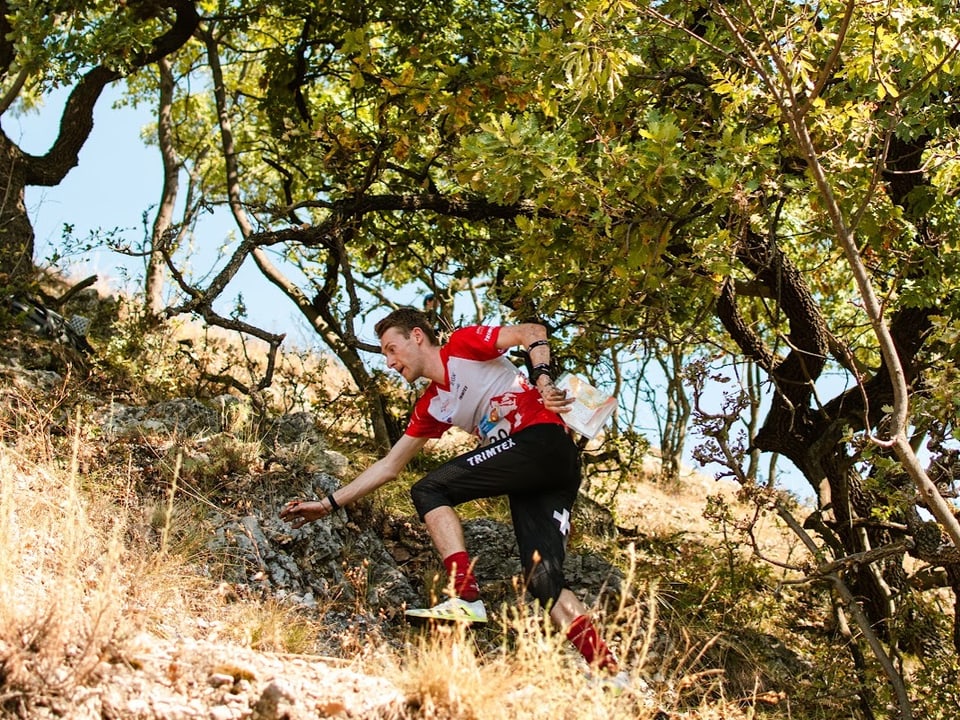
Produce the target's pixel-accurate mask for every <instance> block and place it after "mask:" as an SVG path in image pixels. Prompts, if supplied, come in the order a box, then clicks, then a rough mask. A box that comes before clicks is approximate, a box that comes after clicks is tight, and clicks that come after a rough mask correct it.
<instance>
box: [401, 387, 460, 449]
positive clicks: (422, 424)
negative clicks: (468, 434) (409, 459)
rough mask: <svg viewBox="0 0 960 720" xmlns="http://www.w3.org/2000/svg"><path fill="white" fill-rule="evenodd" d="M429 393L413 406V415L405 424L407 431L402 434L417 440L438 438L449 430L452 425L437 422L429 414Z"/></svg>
mask: <svg viewBox="0 0 960 720" xmlns="http://www.w3.org/2000/svg"><path fill="white" fill-rule="evenodd" d="M429 395H430V393H429V392H428V393H427V394H426V395H424V396H423V397H421V398H420V399H419V400H417V402H416V403H415V404H414V406H413V413H412V414H411V415H410V420H409V421H408V422H407V429H406V430H404V433H405V434H407V435H410V436H412V437H419V438H438V437H440V436H441V435H443V434H444V433H445V432H446V431H447V430H449V429H450V428H451V427H453V426H452V425H450V424H449V423H445V422H441V421H439V420H437V419H436V418H435V417H433V415H431V414H430V412H429V407H430V398H429V397H428V396H429Z"/></svg>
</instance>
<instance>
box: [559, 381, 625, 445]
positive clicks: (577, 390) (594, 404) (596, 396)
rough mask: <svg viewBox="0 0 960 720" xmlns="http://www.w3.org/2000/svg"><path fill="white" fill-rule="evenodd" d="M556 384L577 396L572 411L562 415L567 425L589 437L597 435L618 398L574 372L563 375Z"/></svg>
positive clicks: (574, 396)
mask: <svg viewBox="0 0 960 720" xmlns="http://www.w3.org/2000/svg"><path fill="white" fill-rule="evenodd" d="M556 386H557V387H558V388H560V389H561V390H566V391H567V395H568V396H570V397H573V398H575V402H574V403H573V405H571V406H570V412H565V413H563V414H562V415H561V416H560V417H562V418H563V421H564V422H565V423H566V424H567V427H569V428H570V429H572V430H575V431H576V432H578V433H580V434H581V435H584V436H586V437H588V438H593V437H596V435H597V433H599V432H600V429H601V428H602V427H603V426H604V424H605V423H606V422H607V420H608V419H609V418H610V415H611V414H612V413H613V411H614V408H616V406H617V401H616V398H614V397H611V396H610V395H607V394H605V393H603V392H601V391H600V390H597V389H596V388H595V387H593V385H591V384H590V383H588V382H587V381H586V380H584V379H583V378H582V377H580V376H579V375H574V374H572V373H564V374H563V375H561V376H560V377H559V378H558V379H557V382H556Z"/></svg>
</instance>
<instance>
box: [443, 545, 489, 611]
mask: <svg viewBox="0 0 960 720" xmlns="http://www.w3.org/2000/svg"><path fill="white" fill-rule="evenodd" d="M443 566H444V567H445V568H446V569H447V574H448V575H449V576H450V577H452V578H453V591H454V592H455V593H457V597H458V598H461V599H463V600H466V601H467V602H473V601H474V600H479V599H480V586H479V585H477V578H476V577H474V574H473V566H472V565H471V564H470V556H469V555H467V553H465V552H455V553H453V555H451V556H450V557H447V558H444V559H443Z"/></svg>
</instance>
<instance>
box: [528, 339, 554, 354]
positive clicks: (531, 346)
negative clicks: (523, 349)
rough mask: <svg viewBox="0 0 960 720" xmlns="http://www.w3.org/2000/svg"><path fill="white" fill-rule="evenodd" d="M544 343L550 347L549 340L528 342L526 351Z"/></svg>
mask: <svg viewBox="0 0 960 720" xmlns="http://www.w3.org/2000/svg"><path fill="white" fill-rule="evenodd" d="M544 345H546V346H547V347H550V341H549V340H534V341H533V342H532V343H530V344H529V345H527V352H530V351H531V350H533V349H534V348H535V347H543V346H544Z"/></svg>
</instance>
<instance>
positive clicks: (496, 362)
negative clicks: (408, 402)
mask: <svg viewBox="0 0 960 720" xmlns="http://www.w3.org/2000/svg"><path fill="white" fill-rule="evenodd" d="M499 334H500V328H499V327H494V326H490V325H474V326H471V327H465V328H461V329H460V330H456V331H454V332H453V333H452V334H451V335H450V338H449V340H448V341H447V343H446V344H445V345H444V346H443V347H441V348H440V357H441V359H442V360H443V364H444V367H445V368H446V370H447V382H446V384H443V385H441V384H439V383H436V382H431V383H430V385H429V386H428V387H427V389H426V391H425V392H424V393H423V395H422V396H421V397H420V399H419V400H417V403H416V405H415V406H414V408H413V416H412V417H411V418H410V422H409V423H408V425H407V430H406V433H407V435H412V436H413V437H427V438H438V437H440V436H441V435H443V433H444V432H446V431H447V430H448V429H449V428H450V427H452V426H456V427H459V428H461V429H463V430H466V431H467V432H469V433H473V434H474V435H476V436H477V437H479V438H480V440H481V441H482V442H483V444H484V445H487V444H489V443H491V442H496V441H497V440H501V439H503V438H505V437H507V436H508V435H513V434H514V433H516V432H518V431H519V430H522V429H523V428H525V427H529V426H531V425H538V424H541V423H553V424H555V425H561V426H562V425H563V420H562V419H561V418H560V416H559V415H557V414H556V413H554V412H551V411H550V410H547V409H546V408H545V407H544V406H543V401H542V400H541V398H540V392H539V391H538V390H537V389H536V388H535V387H534V386H533V385H531V384H530V381H529V380H528V379H527V376H526V375H525V374H523V373H522V372H520V371H519V370H517V368H516V367H515V366H514V365H513V363H511V362H510V361H509V360H508V359H507V358H506V357H504V352H505V351H504V350H500V349H498V348H497V337H498V336H499Z"/></svg>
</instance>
